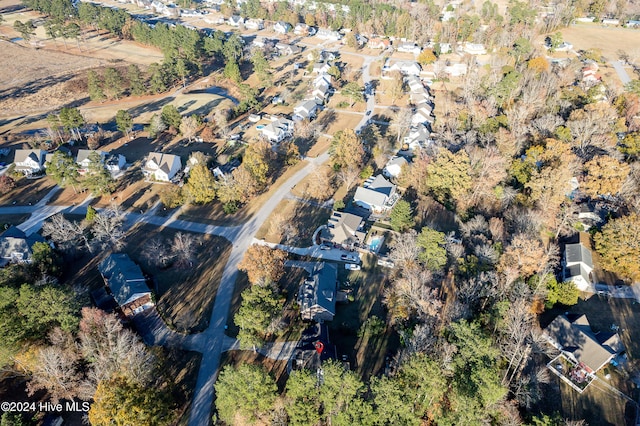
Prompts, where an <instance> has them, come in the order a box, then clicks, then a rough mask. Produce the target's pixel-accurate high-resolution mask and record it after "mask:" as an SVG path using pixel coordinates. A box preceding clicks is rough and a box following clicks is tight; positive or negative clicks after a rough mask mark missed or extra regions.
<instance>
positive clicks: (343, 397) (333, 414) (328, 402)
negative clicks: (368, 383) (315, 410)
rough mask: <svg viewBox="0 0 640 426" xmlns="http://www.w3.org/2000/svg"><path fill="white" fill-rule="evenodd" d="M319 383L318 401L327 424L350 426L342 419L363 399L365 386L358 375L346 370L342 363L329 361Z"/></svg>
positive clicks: (324, 364)
mask: <svg viewBox="0 0 640 426" xmlns="http://www.w3.org/2000/svg"><path fill="white" fill-rule="evenodd" d="M319 383H320V386H319V389H318V399H319V401H320V403H321V404H322V415H323V417H324V418H325V419H326V423H327V424H343V425H346V424H350V423H348V422H345V421H342V422H341V421H340V419H341V417H342V415H343V413H345V412H346V411H347V410H349V408H350V406H351V405H352V404H354V403H356V401H358V400H360V399H361V398H362V393H363V392H364V384H363V383H362V382H361V381H360V379H359V378H358V376H357V375H356V373H355V372H353V371H350V370H346V369H345V368H344V367H343V366H342V364H341V363H338V362H335V361H327V362H324V363H323V364H322V370H321V372H320V377H319ZM356 424H360V423H358V422H356Z"/></svg>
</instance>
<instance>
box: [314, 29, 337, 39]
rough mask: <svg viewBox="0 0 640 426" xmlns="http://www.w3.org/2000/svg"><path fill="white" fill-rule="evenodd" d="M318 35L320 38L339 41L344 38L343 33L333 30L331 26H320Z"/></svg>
mask: <svg viewBox="0 0 640 426" xmlns="http://www.w3.org/2000/svg"><path fill="white" fill-rule="evenodd" d="M316 37H318V38H319V39H320V40H331V41H338V40H340V39H341V38H342V35H340V33H339V32H338V31H333V30H331V29H329V28H320V29H318V32H316Z"/></svg>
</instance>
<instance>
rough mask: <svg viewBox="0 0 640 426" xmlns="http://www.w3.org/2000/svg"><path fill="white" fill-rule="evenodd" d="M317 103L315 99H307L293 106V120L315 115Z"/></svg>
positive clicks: (309, 117) (310, 117)
mask: <svg viewBox="0 0 640 426" xmlns="http://www.w3.org/2000/svg"><path fill="white" fill-rule="evenodd" d="M317 110H318V104H317V103H316V101H315V100H307V101H303V102H301V103H299V104H298V105H296V106H295V107H294V108H293V119H294V120H295V121H302V120H311V119H312V118H314V117H315V116H316V112H317Z"/></svg>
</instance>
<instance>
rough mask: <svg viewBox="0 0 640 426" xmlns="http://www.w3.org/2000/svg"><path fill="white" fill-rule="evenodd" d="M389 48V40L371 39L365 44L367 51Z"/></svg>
mask: <svg viewBox="0 0 640 426" xmlns="http://www.w3.org/2000/svg"><path fill="white" fill-rule="evenodd" d="M389 46H391V40H389V39H388V38H371V39H369V41H368V42H367V47H368V48H369V49H386V48H388V47H389Z"/></svg>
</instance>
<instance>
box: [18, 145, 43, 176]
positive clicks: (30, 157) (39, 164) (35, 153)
mask: <svg viewBox="0 0 640 426" xmlns="http://www.w3.org/2000/svg"><path fill="white" fill-rule="evenodd" d="M46 154H47V152H46V151H43V150H41V149H16V154H15V157H14V160H13V162H14V164H15V165H16V166H15V170H16V172H22V173H24V174H25V175H27V176H28V175H31V174H34V173H39V172H41V171H42V170H43V168H44V159H45V156H46Z"/></svg>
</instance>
